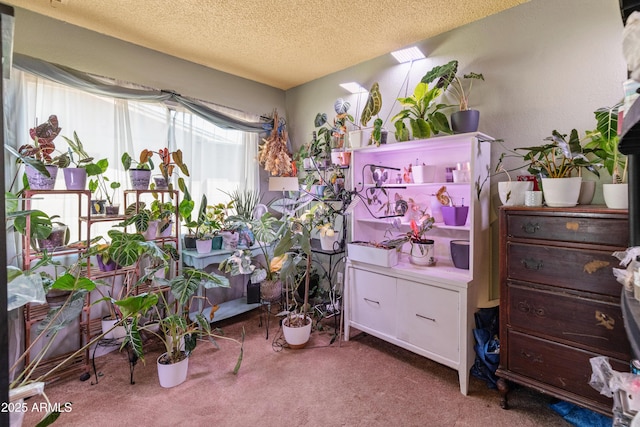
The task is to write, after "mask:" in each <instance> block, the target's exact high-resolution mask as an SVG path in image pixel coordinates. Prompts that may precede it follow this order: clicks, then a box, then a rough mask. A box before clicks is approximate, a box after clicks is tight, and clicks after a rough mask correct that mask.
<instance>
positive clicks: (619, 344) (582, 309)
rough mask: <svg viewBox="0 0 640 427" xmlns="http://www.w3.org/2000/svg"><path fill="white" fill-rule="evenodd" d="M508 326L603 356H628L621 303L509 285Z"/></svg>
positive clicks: (619, 357) (627, 343)
mask: <svg viewBox="0 0 640 427" xmlns="http://www.w3.org/2000/svg"><path fill="white" fill-rule="evenodd" d="M508 294H509V297H508V305H509V307H510V312H509V325H510V326H511V327H513V328H515V329H519V330H524V331H530V332H534V333H536V334H541V335H545V336H552V337H556V338H558V339H561V340H565V341H571V342H573V343H577V344H579V345H582V346H589V347H590V348H593V349H596V350H597V351H598V352H599V353H601V354H603V355H605V356H611V357H616V358H618V359H624V358H626V357H627V355H628V354H630V347H629V341H628V339H627V334H626V332H625V329H624V323H623V319H622V311H621V309H620V303H613V302H604V301H596V300H593V299H588V298H578V297H575V296H570V295H567V294H561V293H556V292H548V291H545V290H539V289H532V288H527V287H524V286H517V285H513V284H509V290H508Z"/></svg>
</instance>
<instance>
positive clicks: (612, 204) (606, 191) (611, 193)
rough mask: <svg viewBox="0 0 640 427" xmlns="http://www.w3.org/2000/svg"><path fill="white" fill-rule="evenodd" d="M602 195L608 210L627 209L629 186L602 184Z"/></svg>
mask: <svg viewBox="0 0 640 427" xmlns="http://www.w3.org/2000/svg"><path fill="white" fill-rule="evenodd" d="M602 195H603V196H604V203H605V204H606V205H607V207H608V208H609V209H629V184H602Z"/></svg>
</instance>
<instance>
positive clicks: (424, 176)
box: [411, 165, 436, 184]
mask: <svg viewBox="0 0 640 427" xmlns="http://www.w3.org/2000/svg"><path fill="white" fill-rule="evenodd" d="M411 175H412V176H413V182H414V183H416V184H422V183H425V182H433V179H434V177H435V175H436V167H435V166H433V165H415V166H412V167H411Z"/></svg>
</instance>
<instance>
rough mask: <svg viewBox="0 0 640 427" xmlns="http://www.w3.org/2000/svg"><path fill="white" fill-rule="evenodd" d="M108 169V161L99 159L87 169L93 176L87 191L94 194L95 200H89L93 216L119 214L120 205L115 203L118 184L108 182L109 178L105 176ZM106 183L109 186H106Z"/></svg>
mask: <svg viewBox="0 0 640 427" xmlns="http://www.w3.org/2000/svg"><path fill="white" fill-rule="evenodd" d="M108 168H109V160H107V159H100V160H98V161H97V162H96V163H94V164H92V166H91V167H90V168H88V169H87V172H88V174H89V175H90V176H95V179H94V178H91V179H90V180H89V191H91V193H92V194H96V198H95V199H92V200H91V213H93V214H103V213H104V214H107V215H118V213H119V212H120V205H119V204H117V203H115V202H116V194H117V193H116V192H117V190H118V188H120V183H119V182H116V181H113V182H110V180H109V177H107V176H106V175H105V172H106V171H107V169H108ZM107 183H109V184H108V185H107ZM103 197H104V199H103Z"/></svg>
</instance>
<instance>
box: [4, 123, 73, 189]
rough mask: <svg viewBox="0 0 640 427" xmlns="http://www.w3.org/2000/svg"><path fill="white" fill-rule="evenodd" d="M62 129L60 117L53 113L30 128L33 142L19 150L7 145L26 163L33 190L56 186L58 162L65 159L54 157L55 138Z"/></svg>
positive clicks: (26, 170) (20, 160) (11, 151)
mask: <svg viewBox="0 0 640 427" xmlns="http://www.w3.org/2000/svg"><path fill="white" fill-rule="evenodd" d="M61 130H62V128H60V127H59V126H58V118H57V117H56V116H55V115H51V116H49V120H47V121H46V122H45V123H42V124H40V125H38V126H36V127H35V128H31V129H29V135H30V136H31V138H32V139H33V144H24V145H22V146H20V148H18V150H15V149H14V148H13V147H10V146H8V145H5V149H6V150H8V151H9V152H10V153H11V154H13V155H15V156H16V157H17V158H18V161H19V162H21V163H24V164H25V165H26V166H25V174H26V175H27V180H28V182H29V187H30V188H31V189H32V190H53V188H54V187H55V183H56V177H57V175H58V162H64V161H65V159H60V157H52V155H53V153H54V152H55V148H56V146H55V144H54V143H53V140H54V139H55V138H56V137H57V136H58V134H59V133H60V131H61Z"/></svg>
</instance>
